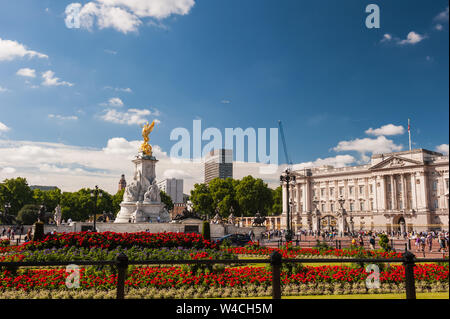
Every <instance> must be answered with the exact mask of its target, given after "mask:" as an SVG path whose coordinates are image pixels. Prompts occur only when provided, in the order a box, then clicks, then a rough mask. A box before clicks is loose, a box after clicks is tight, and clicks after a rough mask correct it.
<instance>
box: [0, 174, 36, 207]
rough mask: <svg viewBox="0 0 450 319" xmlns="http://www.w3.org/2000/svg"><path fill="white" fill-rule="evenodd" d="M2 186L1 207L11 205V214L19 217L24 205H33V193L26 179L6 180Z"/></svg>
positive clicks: (0, 187) (0, 194) (0, 193)
mask: <svg viewBox="0 0 450 319" xmlns="http://www.w3.org/2000/svg"><path fill="white" fill-rule="evenodd" d="M0 185H1V186H0V205H1V206H0V207H1V208H3V207H4V206H5V204H6V203H10V204H11V208H10V209H9V214H11V215H14V216H17V214H18V212H19V210H20V209H21V208H22V207H23V206H24V205H26V204H31V203H33V192H32V191H31V189H30V187H29V186H28V182H27V180H26V179H25V178H22V177H17V178H11V179H5V180H4V181H3V183H2V184H0Z"/></svg>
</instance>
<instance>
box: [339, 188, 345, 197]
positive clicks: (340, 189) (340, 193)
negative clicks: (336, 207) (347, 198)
mask: <svg viewBox="0 0 450 319" xmlns="http://www.w3.org/2000/svg"><path fill="white" fill-rule="evenodd" d="M339 195H341V196H342V195H344V187H339Z"/></svg>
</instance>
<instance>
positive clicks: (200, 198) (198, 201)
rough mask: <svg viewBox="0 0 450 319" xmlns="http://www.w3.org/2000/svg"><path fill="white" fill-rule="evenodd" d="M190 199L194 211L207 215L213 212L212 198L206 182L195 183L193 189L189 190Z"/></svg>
mask: <svg viewBox="0 0 450 319" xmlns="http://www.w3.org/2000/svg"><path fill="white" fill-rule="evenodd" d="M190 200H191V202H192V206H193V209H194V211H196V212H198V213H200V214H203V215H207V214H210V215H211V214H213V212H214V209H215V207H214V200H213V198H212V195H211V193H210V191H209V187H208V185H206V184H195V185H194V189H193V190H191V196H190Z"/></svg>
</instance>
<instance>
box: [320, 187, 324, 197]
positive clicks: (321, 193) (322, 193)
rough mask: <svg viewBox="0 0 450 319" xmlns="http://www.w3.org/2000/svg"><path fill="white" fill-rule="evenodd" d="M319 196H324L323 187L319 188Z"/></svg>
mask: <svg viewBox="0 0 450 319" xmlns="http://www.w3.org/2000/svg"><path fill="white" fill-rule="evenodd" d="M320 196H325V188H321V189H320Z"/></svg>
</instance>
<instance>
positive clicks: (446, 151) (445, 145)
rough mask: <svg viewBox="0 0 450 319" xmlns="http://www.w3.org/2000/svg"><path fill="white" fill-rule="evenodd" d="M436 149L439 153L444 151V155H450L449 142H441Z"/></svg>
mask: <svg viewBox="0 0 450 319" xmlns="http://www.w3.org/2000/svg"><path fill="white" fill-rule="evenodd" d="M436 151H438V152H439V153H442V154H444V155H448V151H449V149H448V144H441V145H439V146H437V147H436Z"/></svg>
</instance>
